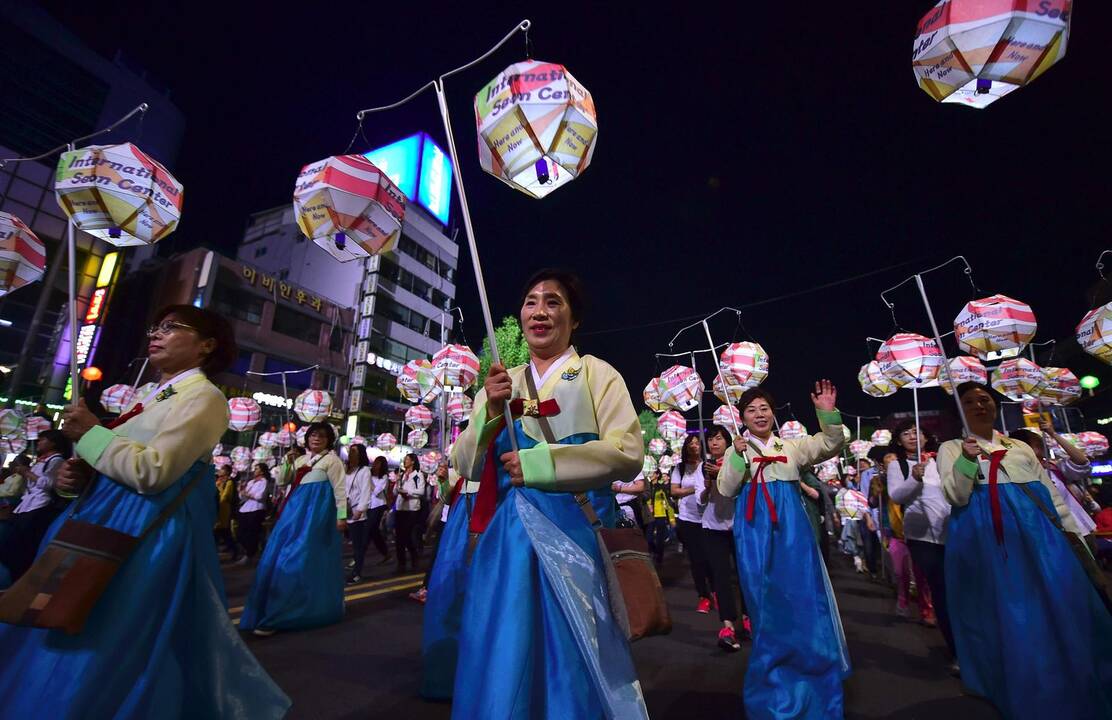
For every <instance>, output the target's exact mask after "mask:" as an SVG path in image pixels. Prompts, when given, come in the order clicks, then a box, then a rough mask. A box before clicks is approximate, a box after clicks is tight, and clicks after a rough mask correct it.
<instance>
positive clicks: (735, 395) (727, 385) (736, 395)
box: [711, 372, 746, 405]
mask: <svg viewBox="0 0 1112 720" xmlns="http://www.w3.org/2000/svg"><path fill="white" fill-rule="evenodd" d="M711 389H712V390H714V396H715V397H716V398H718V399H719V400H721V401H722V402H724V403H726V404H727V405H737V403H738V401H739V400H741V395H742V393H744V392H745V390H746V388H745V387H744V386H743V385H741V384H740V383H739V382H738V381H737V379H735V378H734V376H733V375H730V374H729V373H726V374H725V380H723V373H721V372H720V373H718V374H717V375H715V376H714V382H713V383H711Z"/></svg>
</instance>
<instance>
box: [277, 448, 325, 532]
mask: <svg viewBox="0 0 1112 720" xmlns="http://www.w3.org/2000/svg"><path fill="white" fill-rule="evenodd" d="M322 457H324V455H321V456H320V457H318V458H317V459H316V460H313V462H311V463H309V464H308V465H302V466H301V467H299V468H298V469H297V471H296V472H295V473H294V476H293V482H292V483H290V491H289V492H288V493H286V494H285V495H284V496H283V497H282V499H281V500H280V501H279V502H278V508H277V509H276V510H275V511H274V520H275V522H277V520H278V518H280V517H282V511H283V510H285V509H286V503H287V502H289V500H290V498H291V497H293V491H294V490H296V489H297V486H298V485H300V484H301V481H302V480H303V479H304V478H305V476H306V475H308V474H309V471H310V470H312V469H313V466H314V465H316V464H317V460H320V458H322Z"/></svg>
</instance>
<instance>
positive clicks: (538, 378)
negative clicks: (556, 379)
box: [529, 345, 575, 392]
mask: <svg viewBox="0 0 1112 720" xmlns="http://www.w3.org/2000/svg"><path fill="white" fill-rule="evenodd" d="M574 352H575V348H574V347H572V346H571V345H569V346H568V349H567V350H565V351H564V354H563V355H561V356H560V357H558V358H556V360H555V361H554V362H553V363H552V364H551V365H549V366H548V369H547V370H545V371H544V375H538V374H537V366H536V365H534V364H533V361H532V360H530V361H529V372H531V373H533V382H535V383H536V384H537V392H540V391H541V387H543V386H544V384H545V382H546V381H547V380H548V378H550V377H552V373H554V372H556V371H557V370H559V369H560V368H562V367H563V366H564V363H566V362H567V361H568V358H570V357H571V356H572V354H573V353H574Z"/></svg>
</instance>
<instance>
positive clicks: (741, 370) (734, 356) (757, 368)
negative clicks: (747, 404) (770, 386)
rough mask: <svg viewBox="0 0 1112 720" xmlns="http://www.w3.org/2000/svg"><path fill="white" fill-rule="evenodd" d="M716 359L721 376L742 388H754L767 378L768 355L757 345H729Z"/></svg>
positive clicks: (740, 343) (741, 343)
mask: <svg viewBox="0 0 1112 720" xmlns="http://www.w3.org/2000/svg"><path fill="white" fill-rule="evenodd" d="M718 359H719V360H720V362H721V364H720V367H721V368H722V371H723V374H725V375H727V376H728V377H733V379H734V380H735V381H736V382H735V383H734V384H736V385H741V386H742V387H744V388H751V387H756V386H758V385H760V384H761V383H762V382H764V380H765V378H766V377H768V353H766V352H765V351H764V348H763V347H761V346H760V344H759V343H755V342H739V343H730V344H729V345H727V346H726V347H725V349H724V350H722V354H721V355H720V356H719V358H718Z"/></svg>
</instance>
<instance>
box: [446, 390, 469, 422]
mask: <svg viewBox="0 0 1112 720" xmlns="http://www.w3.org/2000/svg"><path fill="white" fill-rule="evenodd" d="M473 407H474V404H473V402H472V401H471V398H470V397H469V396H467V395H466V394H464V393H461V392H454V393H450V394H449V395H448V400H447V402H446V403H445V406H444V411H445V412H447V413H448V417H449V418H451V419H452V422H457V423H461V422H463V421H465V420H467V419H468V418H470V417H471V410H472V409H473Z"/></svg>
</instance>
